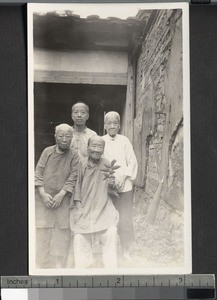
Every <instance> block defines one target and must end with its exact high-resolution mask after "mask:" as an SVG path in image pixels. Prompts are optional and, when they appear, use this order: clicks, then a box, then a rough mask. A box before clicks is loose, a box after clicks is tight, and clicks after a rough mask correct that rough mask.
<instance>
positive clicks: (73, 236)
mask: <svg viewBox="0 0 217 300" xmlns="http://www.w3.org/2000/svg"><path fill="white" fill-rule="evenodd" d="M188 9H189V7H188V4H187V3H170V4H166V3H164V4H163V3H155V4H144V3H116V4H114V3H98V4H96V3H95V4H93V3H84V4H79V3H74V4H28V134H29V157H28V162H29V173H28V174H29V273H30V274H31V275H95V274H105V275H106V274H132V275H133V274H186V273H191V256H192V255H191V185H190V182H191V176H190V98H189V97H190V96H189V20H188Z"/></svg>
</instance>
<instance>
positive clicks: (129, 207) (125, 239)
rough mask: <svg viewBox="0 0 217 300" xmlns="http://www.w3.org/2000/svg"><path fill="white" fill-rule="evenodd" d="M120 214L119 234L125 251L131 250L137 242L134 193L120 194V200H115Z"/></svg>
mask: <svg viewBox="0 0 217 300" xmlns="http://www.w3.org/2000/svg"><path fill="white" fill-rule="evenodd" d="M113 203H114V206H115V208H116V209H117V211H118V212H119V223H118V234H119V237H120V242H121V246H122V249H123V250H130V248H131V247H132V243H133V242H134V240H135V235H134V226H133V215H132V212H133V191H129V192H124V193H119V198H117V199H115V200H113Z"/></svg>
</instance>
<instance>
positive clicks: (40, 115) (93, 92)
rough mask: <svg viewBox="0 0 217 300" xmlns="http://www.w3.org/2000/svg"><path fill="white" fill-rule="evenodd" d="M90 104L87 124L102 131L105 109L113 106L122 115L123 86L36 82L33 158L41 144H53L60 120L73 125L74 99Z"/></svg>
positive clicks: (124, 96)
mask: <svg viewBox="0 0 217 300" xmlns="http://www.w3.org/2000/svg"><path fill="white" fill-rule="evenodd" d="M78 101H81V102H85V103H86V104H87V105H89V107H90V118H89V120H88V121H87V126H88V127H89V128H91V129H92V130H94V131H96V132H97V134H99V135H103V134H104V113H106V112H108V111H111V110H114V111H117V112H118V113H119V114H120V116H122V114H123V112H124V108H125V103H126V86H116V85H90V84H87V85H86V84H56V83H35V85H34V118H35V119H34V126H35V161H36V163H37V161H38V159H39V157H40V155H41V152H42V151H43V150H44V148H46V147H48V146H50V145H53V144H54V142H55V141H54V128H55V126H57V125H59V124H61V123H67V124H69V125H72V124H73V123H72V119H71V107H72V105H73V104H75V103H76V102H78Z"/></svg>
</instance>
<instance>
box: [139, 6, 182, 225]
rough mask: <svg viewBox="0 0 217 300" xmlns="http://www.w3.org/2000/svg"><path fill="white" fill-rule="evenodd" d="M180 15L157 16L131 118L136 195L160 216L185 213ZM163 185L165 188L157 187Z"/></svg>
mask: <svg viewBox="0 0 217 300" xmlns="http://www.w3.org/2000/svg"><path fill="white" fill-rule="evenodd" d="M181 16H182V12H181V10H162V11H160V12H158V13H157V14H156V19H155V20H154V22H153V23H152V25H151V27H150V29H149V31H148V34H147V35H146V37H145V38H144V40H143V43H142V49H141V53H140V55H139V58H138V62H137V73H136V106H135V119H134V149H135V152H136V155H137V157H138V159H139V173H138V177H137V180H136V185H137V186H138V187H140V188H139V189H138V190H137V196H138V198H139V199H140V200H141V201H142V202H143V203H146V204H147V205H146V211H148V212H150V207H151V204H153V201H155V204H156V206H155V208H158V209H157V210H156V209H155V210H156V213H158V214H159V213H160V211H161V209H159V208H162V206H163V207H166V210H167V211H168V209H170V210H171V211H173V212H177V213H178V214H179V213H181V214H182V210H183V72H182V24H181V22H182V18H181ZM161 180H163V184H162V185H161V186H159V184H160V181H161ZM140 200H138V201H140ZM162 216H163V213H162V214H161V217H162ZM162 218H163V217H162ZM153 219H155V216H154V215H153V214H152V216H151V221H153Z"/></svg>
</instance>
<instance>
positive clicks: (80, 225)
mask: <svg viewBox="0 0 217 300" xmlns="http://www.w3.org/2000/svg"><path fill="white" fill-rule="evenodd" d="M88 118H89V107H88V106H87V105H86V104H84V103H82V102H78V103H76V104H74V105H73V106H72V120H73V122H74V126H72V127H71V126H69V125H68V124H60V125H58V126H57V127H56V128H55V135H54V136H55V140H56V144H55V145H53V146H50V147H47V148H46V149H45V150H44V151H43V152H42V154H41V157H40V159H39V161H38V163H37V166H36V171H35V192H36V196H35V209H36V214H35V218H36V266H37V267H38V268H49V267H51V266H55V267H57V268H64V267H72V256H73V262H74V263H73V266H74V267H75V268H87V267H91V266H94V258H93V253H92V246H93V245H92V238H93V237H95V236H97V238H98V240H99V241H100V244H101V245H102V260H103V265H104V267H105V268H116V267H117V231H118V234H119V237H120V244H121V249H122V255H123V256H124V257H125V258H126V259H127V258H129V254H130V248H131V246H132V243H133V241H134V228H133V219H132V203H133V181H134V180H135V178H136V175H137V167H138V165H137V160H136V157H135V154H134V151H133V147H132V145H131V143H130V141H129V140H128V138H127V137H125V136H123V135H120V134H118V132H119V130H120V116H119V114H118V113H117V112H108V113H107V114H106V115H105V129H106V131H107V134H106V135H105V136H102V137H100V136H98V135H97V134H96V133H95V132H94V131H92V130H91V129H89V128H87V127H86V121H87V120H88ZM112 161H113V164H114V162H116V163H117V165H119V168H118V166H117V167H116V168H114V169H115V171H113V169H112V168H111V162H112ZM106 168H107V169H106ZM106 170H110V172H109V173H106V172H105V171H106ZM111 170H112V172H111ZM106 174H109V175H106ZM109 189H110V190H111V189H114V194H113V195H115V196H113V195H112V193H109ZM116 191H117V193H116ZM52 259H53V261H52Z"/></svg>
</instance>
